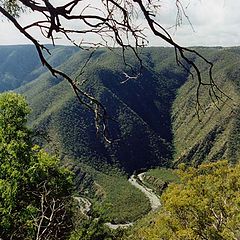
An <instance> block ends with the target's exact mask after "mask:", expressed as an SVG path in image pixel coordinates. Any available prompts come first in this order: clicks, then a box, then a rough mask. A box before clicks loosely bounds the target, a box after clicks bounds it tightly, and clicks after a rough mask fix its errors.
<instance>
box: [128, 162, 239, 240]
mask: <svg viewBox="0 0 240 240" xmlns="http://www.w3.org/2000/svg"><path fill="white" fill-rule="evenodd" d="M179 168H180V169H179V170H178V174H179V175H180V177H181V183H180V184H171V185H170V186H169V187H168V188H167V190H166V192H165V193H164V194H163V196H162V203H163V207H162V209H161V210H160V212H159V213H157V214H156V216H155V218H154V220H153V221H151V222H150V224H149V225H145V226H143V227H142V228H141V229H139V230H138V231H137V232H136V235H134V234H133V236H131V239H164V240H167V239H174V240H176V239H179V240H180V239H182V240H183V239H184V240H193V239H195V240H196V239H199V240H200V239H206V240H216V239H217V240H218V239H219V240H220V239H221V240H223V239H226V240H230V239H232V240H233V239H239V236H240V224H239V218H240V214H239V199H240V198H239V197H240V196H239V190H240V181H239V179H240V176H239V175H240V171H239V170H240V164H239V163H238V164H237V165H236V166H231V165H230V164H229V163H228V162H227V161H219V162H216V163H205V164H202V165H200V166H199V167H197V168H194V167H190V168H188V169H187V168H186V167H185V165H183V164H182V165H180V166H179Z"/></svg>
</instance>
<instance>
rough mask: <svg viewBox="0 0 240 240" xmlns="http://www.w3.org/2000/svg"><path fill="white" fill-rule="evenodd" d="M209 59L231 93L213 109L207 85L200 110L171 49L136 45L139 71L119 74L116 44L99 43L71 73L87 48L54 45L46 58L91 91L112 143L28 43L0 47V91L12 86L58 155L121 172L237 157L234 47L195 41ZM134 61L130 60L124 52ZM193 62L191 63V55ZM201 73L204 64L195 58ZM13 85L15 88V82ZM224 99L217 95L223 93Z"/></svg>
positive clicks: (239, 74)
mask: <svg viewBox="0 0 240 240" xmlns="http://www.w3.org/2000/svg"><path fill="white" fill-rule="evenodd" d="M198 50H199V51H201V52H202V53H203V54H204V56H205V57H207V58H209V59H210V60H211V61H212V62H213V63H214V79H215V80H216V83H217V84H218V86H219V87H221V88H222V90H223V91H224V93H226V94H227V95H229V96H230V97H231V98H232V99H233V100H230V99H229V100H228V101H227V102H225V101H224V102H220V103H219V104H218V107H219V108H220V111H219V110H218V108H217V107H216V106H215V105H214V103H213V102H212V100H211V99H210V97H209V94H208V91H207V89H204V88H203V90H202V91H201V94H200V102H201V104H202V106H203V108H204V109H207V111H206V113H205V114H203V112H201V111H200V119H201V122H199V119H198V118H197V115H196V111H195V101H196V86H197V79H196V78H194V79H193V78H192V77H191V76H190V74H189V72H187V71H185V70H184V69H183V68H181V67H179V66H177V65H176V63H175V55H174V51H173V49H171V48H147V49H144V50H143V51H142V59H143V63H144V68H143V73H142V76H141V77H140V78H139V79H137V80H129V81H126V82H125V83H123V81H124V80H125V76H124V72H128V73H130V70H129V69H128V68H126V66H125V65H124V64H123V60H122V57H121V56H120V54H118V50H117V49H116V51H115V52H111V51H109V50H107V49H100V50H98V51H97V52H95V53H94V54H93V57H92V59H91V60H90V62H89V63H88V65H87V68H86V69H85V73H84V74H83V75H81V77H78V75H79V73H80V70H81V68H82V66H83V65H84V63H85V61H86V59H88V57H89V54H90V53H82V52H81V50H79V49H77V48H73V47H64V46H59V47H56V48H54V49H52V50H51V51H53V53H54V54H52V56H49V58H48V60H49V62H51V63H52V64H53V65H54V66H55V67H58V68H61V69H62V70H63V71H65V72H66V73H68V74H69V75H71V76H72V77H73V78H77V80H79V81H80V82H81V81H83V82H84V81H85V79H87V81H86V82H85V83H83V85H82V87H83V89H85V90H87V91H88V92H90V93H91V94H93V95H94V96H96V97H97V98H98V99H99V100H100V101H101V102H102V103H103V104H104V106H106V109H107V111H108V113H109V114H110V116H111V117H112V118H113V119H114V121H112V122H110V133H111V139H113V143H112V144H107V143H106V142H104V141H103V140H102V138H101V136H97V135H96V130H95V128H94V119H93V117H94V116H93V114H92V113H91V112H90V111H89V110H87V109H86V108H84V107H83V106H81V105H80V104H79V102H78V101H77V99H76V97H75V96H74V94H73V92H72V89H71V88H70V86H69V85H68V84H67V83H66V82H65V81H64V80H63V79H56V78H54V77H52V76H51V74H50V73H49V72H47V71H46V69H45V68H43V67H42V66H41V65H40V63H39V61H38V59H37V55H36V53H35V50H34V48H33V47H31V46H12V47H1V48H0V59H1V65H0V68H1V77H0V82H1V84H0V90H1V91H4V90H8V89H16V90H17V91H18V92H20V93H23V94H24V95H25V96H27V99H28V101H29V103H30V105H31V108H32V109H33V111H32V113H31V116H30V122H31V125H32V126H33V127H34V128H35V129H38V130H40V131H41V132H45V133H47V134H48V136H49V139H50V140H51V142H49V143H47V144H46V142H45V144H46V145H48V146H47V147H48V148H49V149H53V148H55V149H57V151H59V153H60V154H61V156H62V157H63V158H65V159H69V158H72V159H76V160H77V161H80V162H84V163H86V164H88V165H93V166H94V167H96V168H98V169H100V170H101V168H102V167H105V164H106V163H107V164H109V165H111V166H112V165H113V166H116V167H118V168H120V169H123V170H125V171H126V172H129V173H131V172H132V171H134V170H137V169H139V168H144V167H150V166H156V165H160V166H162V165H166V166H167V165H168V166H170V165H171V164H172V162H174V163H179V162H187V163H200V162H202V161H204V160H217V159H221V158H225V157H227V158H228V159H230V160H231V161H236V159H237V158H239V149H240V148H239V142H240V141H239V121H240V120H239V118H240V117H239V107H238V105H239V77H240V72H239V62H240V61H239V60H240V58H239V53H240V50H239V48H199V49H198ZM126 59H127V61H128V62H129V63H131V65H132V66H133V67H134V68H137V66H138V62H137V61H136V60H135V58H134V57H133V56H132V55H131V54H128V55H127V57H126ZM196 63H197V62H196ZM198 64H199V66H200V68H201V70H202V73H203V76H204V77H207V69H206V68H205V66H204V65H203V64H202V63H201V62H199V63H198ZM18 87H20V88H18ZM224 99H225V98H224Z"/></svg>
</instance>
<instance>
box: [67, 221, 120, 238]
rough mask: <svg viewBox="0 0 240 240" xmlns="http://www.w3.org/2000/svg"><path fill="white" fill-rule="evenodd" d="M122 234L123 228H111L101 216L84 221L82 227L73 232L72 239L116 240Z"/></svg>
mask: <svg viewBox="0 0 240 240" xmlns="http://www.w3.org/2000/svg"><path fill="white" fill-rule="evenodd" d="M122 234H123V233H122V231H121V230H115V231H114V230H111V229H109V228H108V227H107V226H105V224H104V221H103V220H102V219H101V218H99V219H95V220H85V221H83V222H82V224H81V227H80V228H79V229H78V230H77V231H75V232H74V233H72V235H71V237H70V240H114V239H119V237H120V236H121V235H122Z"/></svg>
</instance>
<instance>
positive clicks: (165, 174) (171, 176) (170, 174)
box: [146, 168, 179, 182]
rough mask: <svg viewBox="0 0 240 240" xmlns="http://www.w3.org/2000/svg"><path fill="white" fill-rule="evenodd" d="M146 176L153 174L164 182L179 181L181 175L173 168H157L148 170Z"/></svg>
mask: <svg viewBox="0 0 240 240" xmlns="http://www.w3.org/2000/svg"><path fill="white" fill-rule="evenodd" d="M146 176H153V177H155V178H158V179H161V180H162V181H164V182H179V177H178V176H177V174H176V173H175V172H174V170H172V169H167V168H155V169H150V170H149V171H147V172H146Z"/></svg>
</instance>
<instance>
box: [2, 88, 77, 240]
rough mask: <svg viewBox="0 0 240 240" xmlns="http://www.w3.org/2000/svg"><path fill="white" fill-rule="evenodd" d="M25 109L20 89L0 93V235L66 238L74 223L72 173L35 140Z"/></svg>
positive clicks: (26, 108)
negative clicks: (19, 92)
mask: <svg viewBox="0 0 240 240" xmlns="http://www.w3.org/2000/svg"><path fill="white" fill-rule="evenodd" d="M29 112H30V109H29V107H28V105H27V103H26V101H25V99H24V98H23V97H22V96H20V95H19V94H16V93H3V94H1V95H0V237H1V238H3V239H38V240H40V239H65V237H66V236H67V235H68V234H69V232H70V230H71V226H72V224H71V210H70V206H71V193H72V190H73V185H72V174H71V172H70V171H69V170H67V169H66V168H64V167H60V165H59V160H58V159H57V158H56V157H55V156H50V155H49V154H48V153H46V152H44V151H43V150H41V149H40V148H39V147H38V146H34V145H33V142H32V138H31V136H32V135H31V131H30V130H29V129H28V128H27V127H26V118H27V115H28V113H29Z"/></svg>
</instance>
